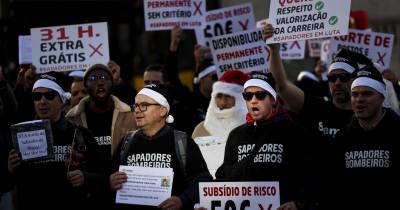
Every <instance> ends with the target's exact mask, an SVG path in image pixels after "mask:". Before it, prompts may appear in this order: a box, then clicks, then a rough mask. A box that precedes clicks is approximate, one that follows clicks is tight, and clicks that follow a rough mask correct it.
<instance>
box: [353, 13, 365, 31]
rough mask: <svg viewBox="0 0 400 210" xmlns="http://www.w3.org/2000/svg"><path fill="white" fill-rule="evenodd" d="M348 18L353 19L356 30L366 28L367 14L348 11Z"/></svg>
mask: <svg viewBox="0 0 400 210" xmlns="http://www.w3.org/2000/svg"><path fill="white" fill-rule="evenodd" d="M350 17H352V18H354V21H355V27H356V29H360V30H364V29H367V28H368V13H367V12H366V11H364V10H355V11H350Z"/></svg>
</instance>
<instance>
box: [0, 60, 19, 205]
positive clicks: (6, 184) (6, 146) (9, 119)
mask: <svg viewBox="0 0 400 210" xmlns="http://www.w3.org/2000/svg"><path fill="white" fill-rule="evenodd" d="M16 114H17V100H16V99H15V96H14V93H13V90H12V88H11V86H10V85H9V83H8V82H7V80H6V78H5V76H4V74H3V69H2V68H1V66H0V209H2V208H1V207H4V209H7V207H8V208H10V207H9V206H7V205H10V203H11V193H9V191H10V190H11V186H12V184H11V183H10V181H9V180H10V177H9V173H8V170H7V158H8V152H9V151H10V149H11V136H10V129H9V127H10V125H11V124H12V123H14V122H15V116H16ZM3 194H5V195H4V197H3Z"/></svg>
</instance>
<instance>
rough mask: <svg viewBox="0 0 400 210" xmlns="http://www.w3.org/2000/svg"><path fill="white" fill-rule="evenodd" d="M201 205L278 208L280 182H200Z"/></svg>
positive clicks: (237, 207)
mask: <svg viewBox="0 0 400 210" xmlns="http://www.w3.org/2000/svg"><path fill="white" fill-rule="evenodd" d="M199 192H200V206H202V207H205V208H207V209H265V210H267V209H268V210H272V209H277V208H278V207H279V206H280V195H279V182H200V183H199Z"/></svg>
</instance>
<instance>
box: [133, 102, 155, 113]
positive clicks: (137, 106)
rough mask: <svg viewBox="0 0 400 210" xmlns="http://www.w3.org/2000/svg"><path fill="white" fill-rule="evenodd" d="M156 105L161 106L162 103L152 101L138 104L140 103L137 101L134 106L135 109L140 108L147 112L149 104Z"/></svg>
mask: <svg viewBox="0 0 400 210" xmlns="http://www.w3.org/2000/svg"><path fill="white" fill-rule="evenodd" d="M155 105H158V106H160V104H151V103H140V104H138V103H136V104H134V105H133V107H134V108H135V110H136V109H137V108H139V111H141V112H145V111H147V107H148V106H155Z"/></svg>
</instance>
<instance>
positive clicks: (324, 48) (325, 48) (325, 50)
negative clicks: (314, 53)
mask: <svg viewBox="0 0 400 210" xmlns="http://www.w3.org/2000/svg"><path fill="white" fill-rule="evenodd" d="M330 45H331V39H327V40H324V41H322V42H321V50H320V52H321V57H320V60H321V61H323V62H325V64H328V65H329V64H330V63H331V62H330V61H329V58H328V56H329V52H330V49H329V48H330Z"/></svg>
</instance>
